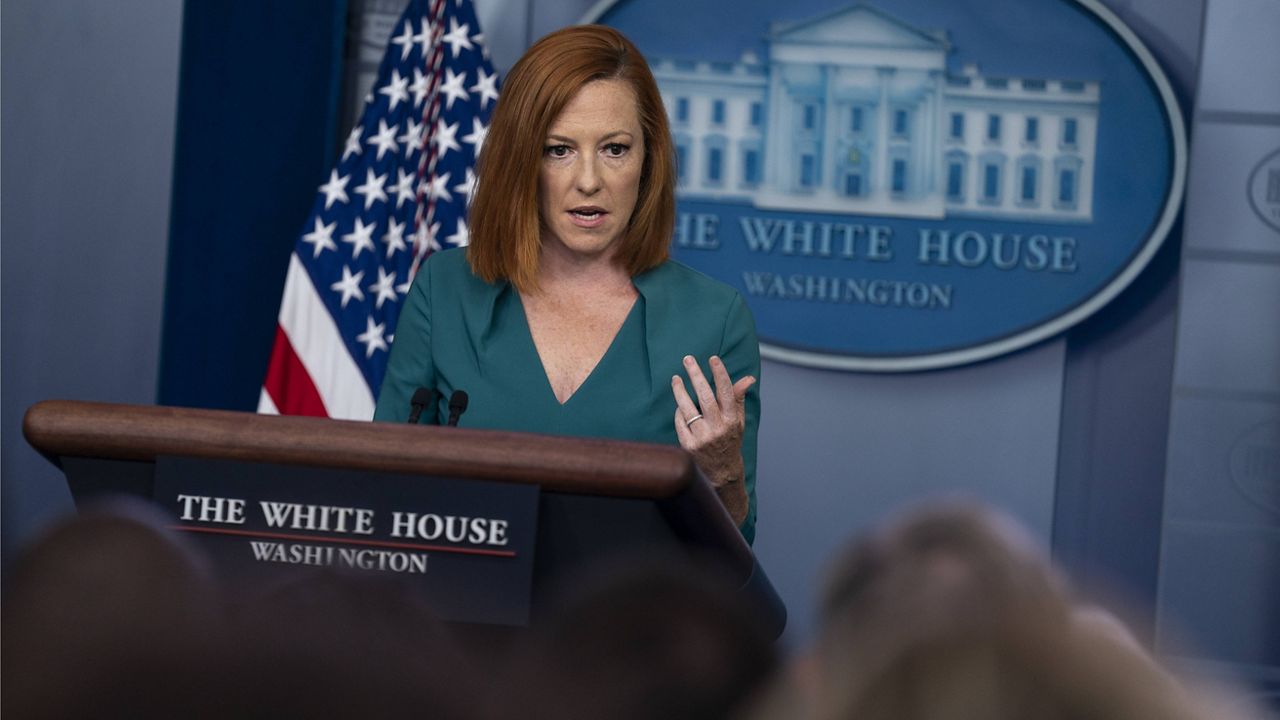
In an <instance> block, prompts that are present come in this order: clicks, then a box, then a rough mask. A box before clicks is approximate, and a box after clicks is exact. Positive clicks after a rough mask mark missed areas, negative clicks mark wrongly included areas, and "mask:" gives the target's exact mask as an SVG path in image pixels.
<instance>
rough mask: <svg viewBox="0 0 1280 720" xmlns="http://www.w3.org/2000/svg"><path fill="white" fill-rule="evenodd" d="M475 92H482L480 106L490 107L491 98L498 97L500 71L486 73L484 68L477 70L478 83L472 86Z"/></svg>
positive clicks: (472, 90)
mask: <svg viewBox="0 0 1280 720" xmlns="http://www.w3.org/2000/svg"><path fill="white" fill-rule="evenodd" d="M470 90H471V92H473V93H480V108H481V109H484V108H487V107H489V101H490V100H497V99H498V73H496V72H495V73H486V72H485V71H484V68H478V69H477V70H476V84H475V85H472V86H471V88H470Z"/></svg>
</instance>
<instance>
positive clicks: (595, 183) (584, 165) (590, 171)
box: [575, 155, 600, 195]
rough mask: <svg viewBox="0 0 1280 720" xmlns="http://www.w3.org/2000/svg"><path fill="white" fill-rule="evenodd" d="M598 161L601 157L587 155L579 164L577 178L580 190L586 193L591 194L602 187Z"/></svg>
mask: <svg viewBox="0 0 1280 720" xmlns="http://www.w3.org/2000/svg"><path fill="white" fill-rule="evenodd" d="M598 162H599V158H597V157H595V156H594V155H587V156H584V157H583V158H582V162H581V163H579V164H578V175H577V177H576V178H575V180H576V185H577V188H578V192H581V193H582V194H584V195H591V194H593V193H595V192H596V191H597V190H599V189H600V168H599V167H598V166H597V163H598Z"/></svg>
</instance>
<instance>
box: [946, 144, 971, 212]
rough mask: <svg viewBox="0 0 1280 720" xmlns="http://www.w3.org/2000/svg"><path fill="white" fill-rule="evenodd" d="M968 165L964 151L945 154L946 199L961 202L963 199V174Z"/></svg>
mask: <svg viewBox="0 0 1280 720" xmlns="http://www.w3.org/2000/svg"><path fill="white" fill-rule="evenodd" d="M967 167H968V162H967V161H966V158H965V155H964V153H959V152H954V153H949V154H948V155H947V200H949V201H951V202H955V203H962V202H964V200H965V194H964V175H965V170H966V169H967Z"/></svg>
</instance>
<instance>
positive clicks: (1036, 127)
mask: <svg viewBox="0 0 1280 720" xmlns="http://www.w3.org/2000/svg"><path fill="white" fill-rule="evenodd" d="M1026 128H1027V129H1026V132H1025V133H1024V134H1023V137H1022V139H1023V140H1024V141H1025V142H1026V143H1027V144H1028V145H1035V144H1036V143H1037V142H1039V140H1040V119H1039V118H1035V117H1028V118H1027V125H1026Z"/></svg>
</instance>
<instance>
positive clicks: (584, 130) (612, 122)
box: [538, 80, 645, 259]
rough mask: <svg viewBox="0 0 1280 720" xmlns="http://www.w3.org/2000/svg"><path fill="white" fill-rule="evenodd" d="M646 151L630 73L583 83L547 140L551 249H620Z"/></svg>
mask: <svg viewBox="0 0 1280 720" xmlns="http://www.w3.org/2000/svg"><path fill="white" fill-rule="evenodd" d="M644 150H645V148H644V132H643V130H642V128H641V127H640V115H639V112H638V110H637V108H636V96H635V92H634V91H633V90H632V89H631V86H630V85H629V84H628V83H627V82H626V81H623V80H596V81H593V82H589V83H587V84H586V85H583V86H582V89H581V90H579V91H578V94H577V95H574V96H573V99H572V100H570V101H569V104H568V105H566V106H565V107H564V110H563V111H561V113H560V115H559V116H558V117H556V119H555V120H554V121H553V122H552V123H551V127H550V128H549V129H548V131H547V137H546V139H545V141H544V142H543V147H542V168H541V170H540V171H539V175H538V210H539V213H540V215H541V220H542V248H543V252H544V253H547V252H567V253H569V254H570V255H571V256H576V258H578V259H589V258H611V257H612V256H613V253H614V252H615V251H616V250H617V244H618V241H619V238H621V237H622V236H623V233H624V232H625V231H626V229H627V224H628V223H629V222H630V220H631V211H632V210H634V209H635V206H636V197H637V195H638V194H639V191H640V171H641V169H642V168H643V167H644Z"/></svg>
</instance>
